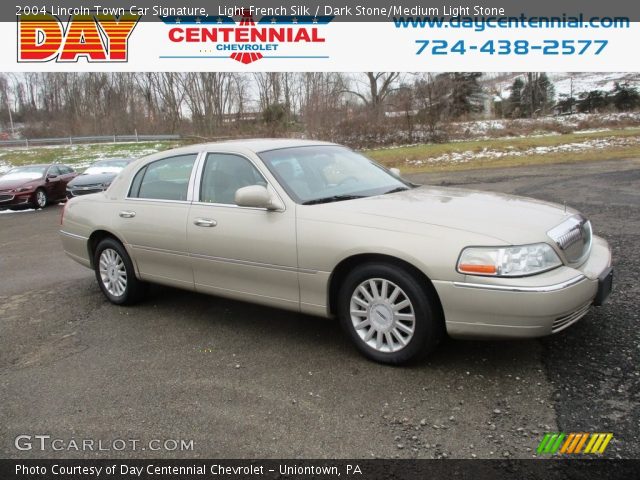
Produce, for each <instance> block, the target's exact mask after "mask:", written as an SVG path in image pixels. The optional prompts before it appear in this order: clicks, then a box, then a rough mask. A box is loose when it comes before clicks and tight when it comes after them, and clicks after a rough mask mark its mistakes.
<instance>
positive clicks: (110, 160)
mask: <svg viewBox="0 0 640 480" xmlns="http://www.w3.org/2000/svg"><path fill="white" fill-rule="evenodd" d="M134 160H135V158H129V157H112V158H100V159H98V160H96V161H95V162H93V164H94V165H95V164H96V163H102V162H129V163H131V162H133V161H134Z"/></svg>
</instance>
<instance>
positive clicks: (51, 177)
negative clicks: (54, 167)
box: [47, 173, 58, 182]
mask: <svg viewBox="0 0 640 480" xmlns="http://www.w3.org/2000/svg"><path fill="white" fill-rule="evenodd" d="M56 178H58V175H55V174H53V173H49V174H47V182H48V181H50V180H55V179H56Z"/></svg>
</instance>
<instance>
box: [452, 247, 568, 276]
mask: <svg viewBox="0 0 640 480" xmlns="http://www.w3.org/2000/svg"><path fill="white" fill-rule="evenodd" d="M560 265H562V262H561V261H560V258H559V257H558V254H556V252H555V251H554V250H553V248H551V247H550V246H549V245H547V244H546V243H534V244H532V245H520V246H515V247H468V248H465V249H464V250H463V251H462V253H461V254H460V259H459V260H458V266H457V270H458V272H460V273H465V274H469V275H486V276H490V277H522V276H525V275H533V274H536V273H541V272H546V271H547V270H551V269H553V268H556V267H559V266H560Z"/></svg>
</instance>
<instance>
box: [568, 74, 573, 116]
mask: <svg viewBox="0 0 640 480" xmlns="http://www.w3.org/2000/svg"><path fill="white" fill-rule="evenodd" d="M569 85H570V87H569V88H570V89H569V115H572V114H573V75H571V76H569Z"/></svg>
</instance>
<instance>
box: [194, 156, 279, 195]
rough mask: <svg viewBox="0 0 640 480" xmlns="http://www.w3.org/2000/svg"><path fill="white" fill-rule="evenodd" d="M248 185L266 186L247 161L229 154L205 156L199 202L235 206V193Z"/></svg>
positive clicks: (264, 181) (258, 173) (262, 178)
mask: <svg viewBox="0 0 640 480" xmlns="http://www.w3.org/2000/svg"><path fill="white" fill-rule="evenodd" d="M249 185H262V186H265V187H266V186H267V182H266V180H265V179H264V177H263V176H262V175H261V174H260V172H258V170H257V169H256V167H254V166H253V164H252V163H251V162H250V161H249V160H247V159H246V158H244V157H241V156H240V155H234V154H230V153H210V154H208V155H207V159H206V161H205V164H204V168H203V170H202V181H201V183H200V201H201V202H204V203H221V204H226V205H235V195H236V191H237V190H238V189H239V188H242V187H248V186H249Z"/></svg>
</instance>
